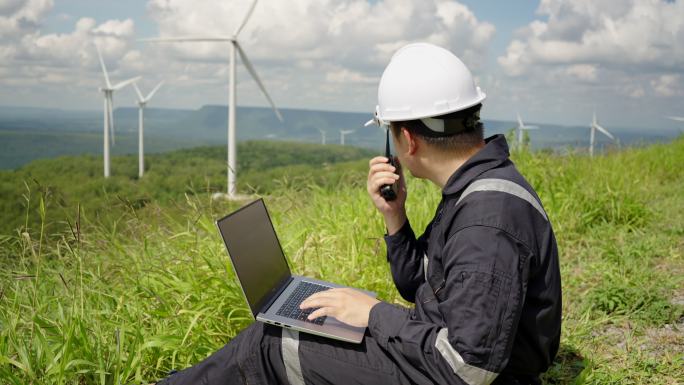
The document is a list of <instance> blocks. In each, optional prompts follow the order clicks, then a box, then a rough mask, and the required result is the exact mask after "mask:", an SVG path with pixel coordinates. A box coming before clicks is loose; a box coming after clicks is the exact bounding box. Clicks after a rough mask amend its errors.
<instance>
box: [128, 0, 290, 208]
mask: <svg viewBox="0 0 684 385" xmlns="http://www.w3.org/2000/svg"><path fill="white" fill-rule="evenodd" d="M256 3H257V0H254V1H252V3H251V5H250V7H249V9H248V10H247V13H246V14H245V17H244V18H243V19H242V22H241V23H240V24H239V25H238V27H237V28H236V29H235V31H234V32H233V35H232V36H225V35H209V36H185V37H158V38H148V39H141V40H140V41H144V42H155V43H156V42H158V43H183V42H219V43H230V51H229V52H230V76H229V91H228V100H229V102H228V141H227V147H228V162H227V163H228V170H227V174H228V178H227V179H228V186H227V187H228V189H227V190H228V197H229V198H231V199H234V198H237V194H236V193H237V192H236V189H237V187H236V186H237V183H236V179H237V177H236V174H237V173H236V168H237V167H236V166H237V157H236V155H235V154H236V152H237V146H236V143H235V142H236V140H237V139H236V133H235V131H236V130H235V121H236V119H235V115H236V102H235V99H236V87H235V83H236V82H235V73H236V63H235V57H236V54H237V55H238V56H240V59H241V60H242V64H244V66H245V67H246V68H247V71H248V72H249V74H250V75H251V76H252V78H253V79H254V81H255V82H256V83H257V85H258V86H259V89H260V90H261V92H262V93H263V94H264V96H265V97H266V99H267V100H268V103H269V104H270V105H271V108H272V109H273V112H274V113H275V115H276V117H277V118H278V120H279V121H281V122H282V121H283V117H282V115H281V114H280V111H279V110H278V108H277V107H276V105H275V103H274V102H273V99H271V96H270V95H269V94H268V92H267V91H266V87H264V85H263V83H262V82H261V79H259V76H258V75H257V73H256V70H255V69H254V66H252V63H251V62H250V61H249V58H247V54H245V51H244V50H243V49H242V46H241V45H240V43H239V42H238V41H237V37H238V35H239V34H240V31H242V29H243V28H244V26H245V24H247V21H248V20H249V18H250V16H251V15H252V12H253V11H254V7H255V6H256ZM141 95H142V94H140V95H139V96H140V97H142V96H141Z"/></svg>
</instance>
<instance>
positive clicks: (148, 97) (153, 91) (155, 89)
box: [133, 80, 164, 102]
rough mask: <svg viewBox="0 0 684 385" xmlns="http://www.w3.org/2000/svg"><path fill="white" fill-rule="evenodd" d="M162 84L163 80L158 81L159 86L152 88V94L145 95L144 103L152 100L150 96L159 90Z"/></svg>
mask: <svg viewBox="0 0 684 385" xmlns="http://www.w3.org/2000/svg"><path fill="white" fill-rule="evenodd" d="M162 84H164V81H163V80H162V81H160V82H159V84H157V86H156V87H154V89H152V92H150V94H149V95H147V97H146V98H145V102H147V101H149V100H150V99H152V96H153V95H154V94H155V93H156V92H157V90H158V89H160V88H161V86H162ZM133 85H135V83H133Z"/></svg>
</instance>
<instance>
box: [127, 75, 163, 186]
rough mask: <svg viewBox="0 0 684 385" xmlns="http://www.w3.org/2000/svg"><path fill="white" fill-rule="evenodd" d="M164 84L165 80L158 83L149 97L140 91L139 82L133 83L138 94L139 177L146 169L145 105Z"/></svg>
mask: <svg viewBox="0 0 684 385" xmlns="http://www.w3.org/2000/svg"><path fill="white" fill-rule="evenodd" d="M162 84H164V81H163V80H162V81H161V82H159V84H157V86H156V87H154V88H153V89H152V92H150V93H149V95H147V97H143V95H142V92H140V88H138V84H136V83H133V87H135V93H136V94H138V177H139V178H142V176H143V173H144V170H145V151H144V144H143V136H144V135H143V114H144V110H145V106H146V105H147V102H149V101H150V99H152V96H153V95H154V94H155V92H157V90H158V89H159V87H161V86H162Z"/></svg>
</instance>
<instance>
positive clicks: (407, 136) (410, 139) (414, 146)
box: [401, 128, 418, 155]
mask: <svg viewBox="0 0 684 385" xmlns="http://www.w3.org/2000/svg"><path fill="white" fill-rule="evenodd" d="M401 134H402V135H403V136H404V140H406V143H407V144H408V154H409V155H414V154H415V153H416V151H418V141H417V140H416V136H415V135H414V134H412V133H410V132H409V131H408V130H407V129H405V128H402V129H401Z"/></svg>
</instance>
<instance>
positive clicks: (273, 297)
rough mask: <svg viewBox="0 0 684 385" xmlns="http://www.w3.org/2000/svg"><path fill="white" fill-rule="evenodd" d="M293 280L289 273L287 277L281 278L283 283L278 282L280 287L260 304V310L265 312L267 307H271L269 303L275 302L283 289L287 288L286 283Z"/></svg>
mask: <svg viewBox="0 0 684 385" xmlns="http://www.w3.org/2000/svg"><path fill="white" fill-rule="evenodd" d="M293 280H294V278H292V276H291V275H290V276H289V277H288V278H287V279H284V280H283V283H281V284H280V287H279V288H278V290H277V291H276V292H275V294H273V295H272V296H271V298H269V299H268V301H266V302H265V303H264V304H263V305H262V306H261V312H262V313H266V312H267V311H268V309H269V308H270V307H271V305H273V302H275V301H276V300H277V299H278V297H280V295H281V294H282V293H283V292H284V291H285V289H286V288H287V286H288V285H289V284H290V282H292V281H293ZM255 316H256V314H255Z"/></svg>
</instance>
